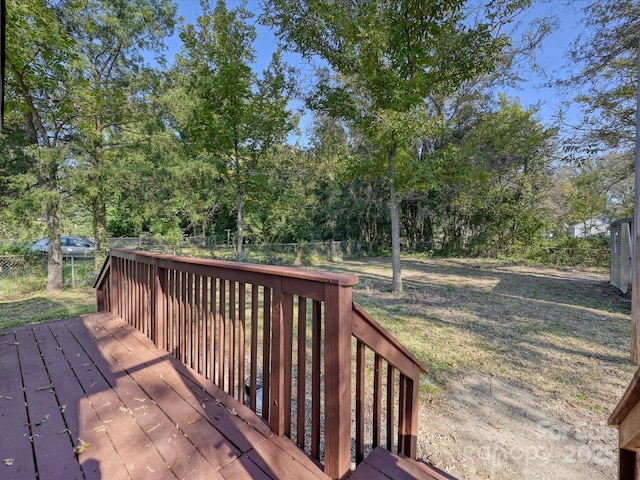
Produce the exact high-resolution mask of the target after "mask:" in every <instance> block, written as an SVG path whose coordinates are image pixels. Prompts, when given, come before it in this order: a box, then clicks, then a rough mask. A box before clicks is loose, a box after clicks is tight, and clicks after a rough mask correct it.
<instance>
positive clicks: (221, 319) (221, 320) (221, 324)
mask: <svg viewBox="0 0 640 480" xmlns="http://www.w3.org/2000/svg"><path fill="white" fill-rule="evenodd" d="M218 293H219V299H220V301H219V302H218V308H219V310H218V386H219V387H220V388H221V389H223V390H224V344H225V339H226V337H225V322H226V313H225V310H226V305H227V303H226V302H227V300H226V295H227V291H226V281H225V280H224V278H221V279H220V288H219V292H218Z"/></svg>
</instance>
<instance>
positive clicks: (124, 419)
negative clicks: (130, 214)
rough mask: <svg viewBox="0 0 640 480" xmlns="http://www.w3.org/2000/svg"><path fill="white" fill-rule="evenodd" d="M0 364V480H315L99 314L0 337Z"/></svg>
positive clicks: (256, 421) (301, 463)
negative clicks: (278, 479) (264, 479)
mask: <svg viewBox="0 0 640 480" xmlns="http://www.w3.org/2000/svg"><path fill="white" fill-rule="evenodd" d="M0 359H1V362H2V363H1V369H2V374H1V377H0V378H2V380H1V383H0V395H1V396H2V397H1V398H0V432H1V433H0V438H1V440H0V450H1V451H2V453H1V454H0V456H1V457H2V459H3V461H4V464H3V465H0V469H1V474H2V475H1V476H2V478H5V479H16V480H17V479H25V478H41V479H55V478H60V479H67V480H68V479H76V478H77V479H81V478H86V479H100V478H101V479H125V478H145V479H147V478H161V479H165V478H166V479H175V478H187V479H204V478H226V479H232V478H233V479H240V478H283V479H286V478H290V479H299V478H327V477H325V476H324V474H323V473H322V471H321V470H320V469H319V468H318V466H317V465H316V464H315V463H314V462H313V461H312V460H311V459H310V458H309V457H307V456H306V455H305V454H304V453H303V452H301V451H300V450H299V449H298V448H296V446H295V445H294V444H293V443H292V442H291V441H290V440H289V439H288V438H286V437H278V436H275V435H274V434H273V433H272V432H271V430H269V428H268V427H267V426H266V425H265V423H264V422H263V420H261V419H260V418H259V417H258V416H256V415H255V414H254V413H253V412H252V411H251V410H249V409H248V408H247V407H245V406H244V405H242V404H240V403H239V402H238V401H237V400H235V399H233V398H231V397H230V396H229V395H227V394H226V393H225V392H223V391H221V390H220V389H219V388H218V387H216V386H215V385H213V384H211V382H208V381H206V380H205V379H204V378H203V377H201V376H200V375H198V374H197V373H195V372H193V371H192V370H190V369H188V368H187V367H185V366H184V365H182V364H181V363H180V362H178V361H177V360H175V359H174V358H173V357H171V356H170V355H168V354H167V353H166V352H161V351H159V350H158V349H157V348H156V347H155V346H154V345H153V343H152V342H151V341H150V340H149V339H147V338H146V337H145V336H144V335H142V334H141V333H139V332H138V331H137V330H135V329H133V328H132V327H130V326H129V325H128V324H126V323H124V322H123V321H122V320H120V319H119V318H115V317H112V316H111V315H109V314H105V313H99V314H92V315H86V316H83V317H81V318H73V319H68V320H64V321H57V322H53V323H49V324H40V325H33V326H29V327H22V328H18V329H15V330H10V331H6V332H3V333H2V335H1V336H0ZM83 445H84V446H83ZM78 450H80V451H81V453H76V452H77V451H78Z"/></svg>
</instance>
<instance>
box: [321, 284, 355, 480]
mask: <svg viewBox="0 0 640 480" xmlns="http://www.w3.org/2000/svg"><path fill="white" fill-rule="evenodd" d="M324 290H325V293H324V299H325V303H324V307H325V311H324V327H325V334H324V390H325V393H324V403H325V412H324V424H325V431H324V434H325V463H324V468H325V473H326V474H327V475H329V476H330V477H331V478H345V477H346V476H347V475H348V474H349V472H350V471H351V310H352V298H351V294H352V292H351V288H350V287H349V288H344V287H342V286H340V285H332V284H325V286H324ZM345 367H346V368H345ZM347 399H348V400H347Z"/></svg>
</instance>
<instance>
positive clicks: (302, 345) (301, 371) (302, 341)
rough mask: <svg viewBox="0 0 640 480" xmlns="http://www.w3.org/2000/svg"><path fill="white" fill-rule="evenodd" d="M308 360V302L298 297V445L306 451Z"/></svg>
mask: <svg viewBox="0 0 640 480" xmlns="http://www.w3.org/2000/svg"><path fill="white" fill-rule="evenodd" d="M306 358H307V300H306V299H305V298H303V297H298V360H297V361H298V363H297V372H296V379H297V392H296V395H297V397H296V405H297V415H296V444H297V445H298V446H299V447H300V448H302V449H304V446H305V434H304V433H305V424H306V413H307V412H306V398H307V397H306V389H305V387H306V377H307V372H306V369H305V366H306Z"/></svg>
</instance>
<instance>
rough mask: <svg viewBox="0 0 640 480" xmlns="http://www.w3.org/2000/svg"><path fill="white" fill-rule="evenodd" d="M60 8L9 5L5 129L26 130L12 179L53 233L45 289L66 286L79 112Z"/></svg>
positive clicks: (38, 2)
mask: <svg viewBox="0 0 640 480" xmlns="http://www.w3.org/2000/svg"><path fill="white" fill-rule="evenodd" d="M58 13H59V12H58V10H57V9H56V8H54V7H50V6H49V5H47V3H46V2H45V1H44V0H27V1H21V2H18V1H14V0H9V2H8V5H7V24H8V25H11V28H9V29H8V32H7V45H6V48H7V66H6V68H7V113H8V121H7V129H9V130H14V131H21V132H22V133H23V134H22V135H19V136H20V140H21V141H19V142H18V143H16V144H14V147H15V148H17V149H20V150H21V152H20V153H17V154H16V153H14V154H13V155H10V157H11V158H12V159H14V160H16V159H20V160H21V161H26V162H27V163H28V168H26V169H23V170H22V172H21V175H19V176H18V177H16V178H13V179H12V181H13V183H14V185H20V188H19V189H18V190H19V193H20V196H21V198H22V199H27V198H28V200H27V201H28V202H30V203H31V204H33V205H40V206H41V208H42V213H43V216H44V220H45V224H46V232H47V236H48V237H49V253H48V277H47V291H56V290H61V289H62V286H63V277H62V249H61V245H60V211H61V202H62V201H63V192H62V188H61V171H62V167H63V165H64V164H65V163H66V162H68V161H69V160H70V152H69V150H68V148H67V146H66V142H67V140H68V138H69V136H70V135H71V133H72V123H73V121H74V118H75V115H76V113H75V103H74V95H73V94H74V88H75V84H74V82H73V76H72V74H71V69H72V68H73V67H74V66H77V65H78V62H79V61H80V60H79V59H78V57H77V56H76V55H75V50H74V47H75V45H74V42H73V40H72V39H71V38H70V36H69V35H68V33H67V32H66V31H65V29H64V28H63V26H62V24H61V22H60V17H59V15H58ZM13 138H14V139H15V138H16V137H13ZM14 172H15V170H14Z"/></svg>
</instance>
